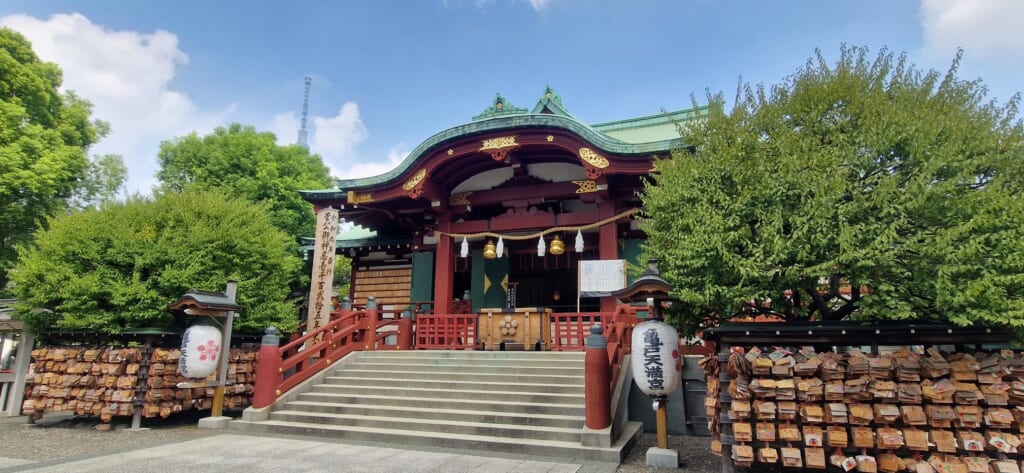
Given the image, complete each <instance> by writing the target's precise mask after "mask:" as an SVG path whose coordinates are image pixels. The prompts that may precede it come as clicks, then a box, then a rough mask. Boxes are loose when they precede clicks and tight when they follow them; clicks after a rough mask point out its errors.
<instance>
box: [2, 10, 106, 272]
mask: <svg viewBox="0 0 1024 473" xmlns="http://www.w3.org/2000/svg"><path fill="white" fill-rule="evenodd" d="M60 85H61V70H60V68H59V67H58V66H57V65H56V64H53V63H49V62H42V61H40V60H39V57H38V56H36V54H35V53H34V52H33V51H32V45H31V44H30V43H29V42H28V40H26V39H25V37H24V36H22V35H21V34H19V33H16V32H15V31H13V30H11V29H9V28H0V290H3V288H4V287H5V286H6V285H7V270H8V269H9V268H10V266H11V265H12V264H13V263H14V259H15V258H16V250H15V247H16V246H17V245H19V244H22V243H25V242H27V241H29V240H31V238H32V234H33V233H34V232H35V231H36V229H37V228H38V227H39V225H41V224H43V223H44V222H45V220H46V217H48V216H51V215H56V214H58V213H59V212H62V211H64V210H65V209H66V208H67V200H68V198H69V197H70V196H71V194H72V193H73V192H74V190H75V189H76V187H77V186H78V183H79V182H80V180H81V179H82V178H83V176H84V175H85V172H86V169H87V168H88V159H87V158H86V150H87V148H88V147H89V145H91V144H93V143H95V142H96V141H97V140H99V138H100V137H102V136H103V135H104V134H106V132H107V125H106V124H105V123H102V122H99V121H95V122H94V121H90V119H89V115H90V113H91V110H92V106H91V105H90V104H89V102H87V101H85V100H83V99H81V98H79V97H77V96H76V95H74V93H71V92H65V93H63V94H62V93H60V91H58V87H60Z"/></svg>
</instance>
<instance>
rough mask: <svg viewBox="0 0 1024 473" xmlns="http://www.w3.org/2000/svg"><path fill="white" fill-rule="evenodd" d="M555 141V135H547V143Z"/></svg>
mask: <svg viewBox="0 0 1024 473" xmlns="http://www.w3.org/2000/svg"><path fill="white" fill-rule="evenodd" d="M552 141H555V135H548V143H550V142H552Z"/></svg>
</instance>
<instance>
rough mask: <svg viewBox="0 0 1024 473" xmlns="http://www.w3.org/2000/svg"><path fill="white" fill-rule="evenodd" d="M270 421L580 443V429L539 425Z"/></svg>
mask: <svg viewBox="0 0 1024 473" xmlns="http://www.w3.org/2000/svg"><path fill="white" fill-rule="evenodd" d="M270 419H271V420H279V421H287V422H299V423H307V424H326V425H332V426H339V425H340V426H346V427H373V428H379V429H393V430H402V431H416V432H434V433H438V434H444V435H451V434H463V435H477V436H485V437H500V438H515V439H525V438H529V439H535V440H554V441H561V442H576V443H579V442H580V429H579V427H577V428H575V429H573V428H565V427H546V426H539V425H530V426H523V425H515V424H500V423H488V422H463V421H456V420H443V421H438V420H434V419H426V420H424V419H410V418H398V417H387V416H370V415H358V414H328V413H323V412H304V411H292V410H284V411H276V412H274V413H273V414H271V415H270Z"/></svg>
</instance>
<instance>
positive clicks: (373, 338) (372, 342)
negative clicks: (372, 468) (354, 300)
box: [363, 296, 380, 350]
mask: <svg viewBox="0 0 1024 473" xmlns="http://www.w3.org/2000/svg"><path fill="white" fill-rule="evenodd" d="M379 321H380V310H378V309H377V298H376V297H373V296H370V297H368V298H367V299H366V319H365V322H364V323H365V325H363V329H364V330H365V333H366V336H365V338H364V342H365V345H364V346H363V349H364V350H374V349H376V348H377V323H378V322H379Z"/></svg>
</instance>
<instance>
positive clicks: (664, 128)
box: [591, 107, 708, 143]
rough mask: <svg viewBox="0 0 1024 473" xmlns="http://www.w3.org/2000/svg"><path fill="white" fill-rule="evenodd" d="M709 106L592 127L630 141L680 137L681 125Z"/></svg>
mask: <svg viewBox="0 0 1024 473" xmlns="http://www.w3.org/2000/svg"><path fill="white" fill-rule="evenodd" d="M707 110H708V109H707V107H698V108H691V109H687V110H678V111H675V112H662V113H658V114H655V115H648V116H646V117H637V118H630V119H627V120H616V121H613V122H606V123H597V124H594V125H591V127H592V128H593V129H595V130H597V131H600V132H602V133H604V134H606V135H608V136H611V137H614V138H618V139H620V140H622V141H625V142H628V143H648V142H651V141H662V140H668V139H672V138H678V137H679V126H680V125H681V124H684V123H686V122H688V121H690V120H694V119H697V118H700V117H703V116H704V115H706V114H707Z"/></svg>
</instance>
